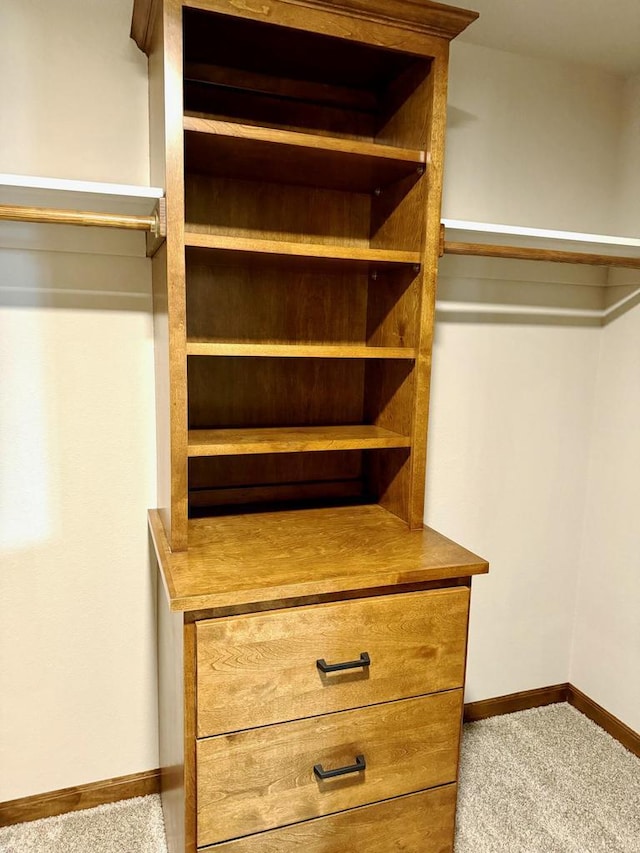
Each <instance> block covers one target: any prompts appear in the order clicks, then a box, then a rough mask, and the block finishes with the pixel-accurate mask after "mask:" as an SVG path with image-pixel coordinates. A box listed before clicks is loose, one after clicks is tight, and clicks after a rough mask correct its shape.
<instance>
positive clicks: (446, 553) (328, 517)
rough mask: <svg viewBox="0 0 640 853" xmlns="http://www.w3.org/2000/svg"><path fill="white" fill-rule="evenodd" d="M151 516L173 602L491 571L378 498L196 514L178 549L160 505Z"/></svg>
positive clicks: (373, 586)
mask: <svg viewBox="0 0 640 853" xmlns="http://www.w3.org/2000/svg"><path fill="white" fill-rule="evenodd" d="M149 523H150V527H151V532H152V535H153V540H154V544H155V548H156V552H157V555H158V560H159V562H160V565H161V566H162V568H163V577H164V580H165V583H166V587H167V593H168V597H169V602H170V607H171V609H172V610H199V609H204V608H210V607H242V606H243V605H245V606H246V605H251V604H258V603H263V602H273V601H282V599H290V598H301V597H304V596H317V595H332V594H339V595H340V596H341V597H342V598H344V597H348V593H349V591H353V592H354V594H357V593H358V592H362V591H363V590H368V591H369V592H374V591H375V590H380V589H385V588H388V587H390V586H394V587H397V586H398V585H399V584H420V583H428V582H430V581H438V580H444V579H447V578H459V577H469V576H470V575H476V574H484V573H486V572H487V571H488V564H487V562H486V561H485V560H483V559H482V558H481V557H478V556H477V555H476V554H473V553H471V552H470V551H467V550H466V549H465V548H462V547H461V546H460V545H456V544H455V543H454V542H452V541H451V540H450V539H447V538H446V537H444V536H442V535H441V534H439V533H437V532H436V531H435V530H431V529H429V528H428V527H425V528H423V529H422V530H413V531H412V530H409V529H408V528H407V525H406V524H405V523H404V522H402V521H401V520H400V519H399V518H396V516H394V515H392V514H391V513H389V512H387V511H386V510H385V509H383V508H382V507H381V506H378V505H374V504H366V505H364V506H362V505H360V506H340V507H329V508H323V509H295V510H284V511H280V512H260V513H241V514H237V515H222V516H217V517H214V518H203V519H194V520H191V521H189V525H188V536H189V550H188V551H181V552H173V553H172V552H171V551H170V549H169V547H168V544H167V540H166V537H165V534H164V529H163V527H162V522H161V521H160V516H159V514H158V512H157V511H156V510H152V511H151V512H150V513H149Z"/></svg>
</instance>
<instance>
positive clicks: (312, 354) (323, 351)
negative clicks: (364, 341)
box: [187, 339, 416, 359]
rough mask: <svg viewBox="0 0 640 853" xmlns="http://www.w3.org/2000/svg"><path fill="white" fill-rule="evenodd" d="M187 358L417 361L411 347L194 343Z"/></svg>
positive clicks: (188, 346) (188, 344)
mask: <svg viewBox="0 0 640 853" xmlns="http://www.w3.org/2000/svg"><path fill="white" fill-rule="evenodd" d="M187 355H200V356H230V357H238V358H251V357H259V358H392V359H398V358H400V359H414V358H415V357H416V352H415V350H414V349H413V348H411V347H370V346H354V345H343V346H331V345H324V346H319V345H315V346H308V345H306V344H229V343H211V342H210V341H201V340H193V339H190V340H188V341H187Z"/></svg>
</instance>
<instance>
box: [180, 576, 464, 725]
mask: <svg viewBox="0 0 640 853" xmlns="http://www.w3.org/2000/svg"><path fill="white" fill-rule="evenodd" d="M468 607H469V590H468V589H467V588H465V587H457V588H455V589H443V590H433V591H430V592H417V593H410V594H404V595H389V596H382V597H377V598H366V599H360V600H357V601H341V602H336V603H334V604H320V605H313V606H310V607H300V608H295V609H290V610H284V611H282V610H280V611H272V612H270V613H259V614H252V615H248V616H235V617H230V618H226V619H211V620H207V621H202V622H198V623H197V672H198V675H197V704H198V714H197V717H198V719H197V733H198V736H199V737H206V736H208V735H215V734H219V733H222V732H232V731H238V730H240V729H246V728H253V727H257V726H263V725H268V724H271V723H279V722H284V721H286V720H295V719H300V718H302V717H310V716H313V715H318V714H325V713H329V712H331V711H342V710H346V709H348V708H357V707H361V706H363V705H373V704H375V703H378V702H388V701H391V700H394V699H404V698H408V697H410V696H419V695H421V694H425V693H436V692H438V691H441V690H450V689H454V688H456V687H461V686H462V684H463V680H464V661H465V645H466V636H467V610H468ZM362 652H366V653H367V654H368V655H369V658H370V661H371V663H370V665H369V666H368V667H367V666H365V667H362V666H360V667H356V668H353V669H349V670H346V671H338V672H330V673H327V674H324V673H322V672H321V671H320V670H319V669H318V667H317V665H316V661H317V660H319V659H324V660H325V661H326V662H327V663H328V664H334V663H338V662H349V661H352V660H358V659H359V657H360V655H361V653H362Z"/></svg>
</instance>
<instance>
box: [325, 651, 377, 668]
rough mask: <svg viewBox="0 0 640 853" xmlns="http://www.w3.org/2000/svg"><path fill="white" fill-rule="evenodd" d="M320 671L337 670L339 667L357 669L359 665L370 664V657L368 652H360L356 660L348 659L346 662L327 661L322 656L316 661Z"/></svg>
mask: <svg viewBox="0 0 640 853" xmlns="http://www.w3.org/2000/svg"><path fill="white" fill-rule="evenodd" d="M316 666H317V667H318V669H319V670H320V672H338V670H341V669H358V668H359V667H361V666H371V658H370V657H369V653H368V652H361V654H360V657H359V658H358V660H349V661H347V662H346V663H327V662H326V660H325V659H324V658H320V660H317V661H316Z"/></svg>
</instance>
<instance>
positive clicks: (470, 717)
mask: <svg viewBox="0 0 640 853" xmlns="http://www.w3.org/2000/svg"><path fill="white" fill-rule="evenodd" d="M556 702H568V703H569V704H570V705H572V706H573V707H574V708H576V710H578V711H580V713H582V714H584V715H585V717H588V718H589V719H590V720H591V721H592V722H594V723H595V724H596V725H597V726H600V728H601V729H604V730H605V732H607V733H608V734H610V735H611V737H613V738H615V739H616V740H617V741H618V742H619V743H621V744H622V745H623V746H624V747H625V748H626V749H628V750H629V751H630V752H632V753H633V754H634V755H637V756H638V757H639V758H640V733H638V732H635V731H634V730H633V729H632V728H630V727H629V726H627V725H626V723H623V722H622V720H619V719H618V718H617V717H614V716H613V714H611V713H609V711H607V710H605V708H603V707H602V705H598V703H597V702H594V701H593V699H590V698H589V696H587V695H586V694H585V693H583V692H582V690H578V688H577V687H574V686H573V684H568V683H567V684H554V685H552V686H551V687H539V688H537V689H536V690H523V691H522V692H520V693H510V694H509V695H508V696H496V697H494V698H493V699H484V700H482V701H481V702H467V704H465V706H464V720H465V722H466V723H471V722H474V721H476V720H486V719H487V717H497V716H502V715H503V714H513V713H515V712H516V711H528V710H529V709H531V708H543V707H544V706H545V705H553V704H555V703H556Z"/></svg>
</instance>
